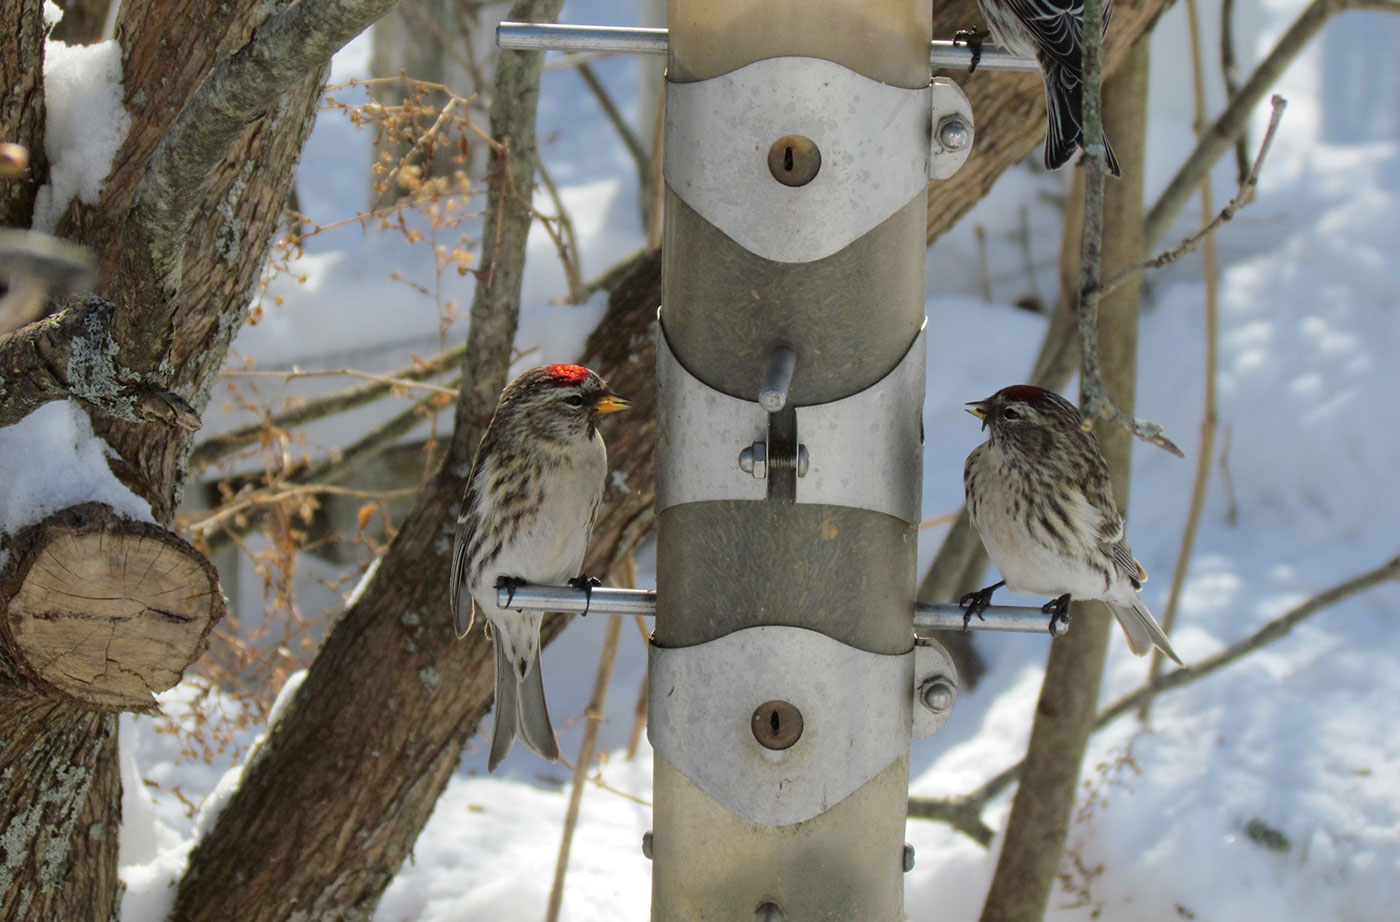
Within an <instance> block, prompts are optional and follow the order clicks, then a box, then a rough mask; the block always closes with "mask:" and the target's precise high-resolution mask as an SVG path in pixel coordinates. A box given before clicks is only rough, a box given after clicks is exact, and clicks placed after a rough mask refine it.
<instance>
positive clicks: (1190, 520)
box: [1138, 0, 1277, 722]
mask: <svg viewBox="0 0 1400 922" xmlns="http://www.w3.org/2000/svg"><path fill="white" fill-rule="evenodd" d="M1186 18H1187V21H1188V23H1189V28H1190V36H1191V75H1192V81H1193V85H1194V89H1195V93H1194V96H1195V109H1196V111H1195V130H1196V134H1197V136H1199V135H1200V132H1201V131H1202V130H1203V129H1204V128H1205V123H1206V85H1205V84H1206V76H1205V60H1204V59H1205V55H1204V53H1203V52H1202V50H1201V22H1200V14H1199V10H1198V9H1197V2H1196V0H1186ZM1275 124H1277V123H1275ZM1261 153H1262V152H1261ZM1249 175H1250V176H1255V177H1256V181H1257V169H1256V171H1255V172H1254V173H1251V174H1249ZM1213 211H1215V192H1214V190H1213V189H1212V188H1211V179H1210V175H1209V174H1207V175H1206V178H1205V181H1204V182H1202V183H1201V222H1202V223H1203V224H1207V225H1209V224H1210V221H1211V213H1212V212H1213ZM1201 260H1202V272H1203V274H1204V276H1205V285H1206V347H1205V371H1204V374H1205V397H1204V403H1205V406H1204V408H1203V409H1202V411H1201V444H1200V447H1199V448H1198V449H1197V451H1196V474H1195V479H1194V480H1193V482H1192V484H1191V505H1190V507H1189V508H1188V509H1187V511H1186V525H1185V527H1184V528H1183V529H1182V531H1181V544H1180V546H1179V547H1178V548H1177V553H1176V566H1174V567H1173V568H1172V583H1171V589H1170V591H1169V592H1168V593H1167V607H1166V610H1165V611H1163V612H1162V630H1163V631H1165V632H1166V633H1167V635H1168V636H1170V635H1171V632H1172V628H1173V627H1175V626H1176V613H1177V609H1178V607H1179V606H1180V604H1181V591H1182V589H1183V588H1184V587H1185V585H1186V572H1187V570H1188V569H1190V566H1191V553H1192V550H1193V549H1194V548H1195V546H1196V529H1197V527H1198V526H1199V525H1200V522H1201V511H1202V510H1203V509H1204V508H1205V502H1206V486H1207V485H1208V484H1209V483H1210V461H1211V458H1212V457H1213V456H1214V455H1215V430H1216V426H1217V418H1216V396H1215V377H1216V367H1217V366H1218V364H1219V357H1218V355H1219V349H1218V341H1219V338H1220V267H1219V261H1218V259H1217V255H1216V247H1215V235H1214V234H1213V233H1207V234H1206V236H1205V239H1204V241H1203V246H1202V249H1201ZM1165 665H1166V660H1165V659H1164V658H1163V656H1162V651H1161V650H1158V649H1155V648H1154V649H1153V651H1152V662H1151V664H1150V665H1149V666H1148V672H1147V679H1148V681H1149V682H1150V681H1152V680H1153V679H1155V678H1157V676H1159V675H1161V674H1162V668H1163V667H1164V666H1165ZM1150 714H1151V703H1150V702H1148V703H1145V704H1143V706H1142V709H1141V710H1140V711H1138V719H1139V720H1142V721H1144V722H1145V721H1146V720H1147V719H1148V717H1149V716H1150Z"/></svg>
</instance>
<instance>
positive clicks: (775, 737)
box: [749, 701, 802, 750]
mask: <svg viewBox="0 0 1400 922" xmlns="http://www.w3.org/2000/svg"><path fill="white" fill-rule="evenodd" d="M749 726H750V728H751V729H752V730H753V738H754V739H756V740H758V744H759V745H760V746H762V747H764V748H765V749H774V750H782V749H787V748H788V747H789V746H791V745H792V744H793V743H796V742H797V741H798V740H799V739H801V738H802V712H801V711H799V710H798V709H797V708H795V707H793V706H792V705H791V704H790V703H788V702H787V701H765V702H763V703H762V704H760V705H759V706H758V708H757V709H756V710H755V711H754V712H753V717H752V718H750V720H749Z"/></svg>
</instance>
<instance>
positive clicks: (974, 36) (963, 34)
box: [953, 29, 987, 74]
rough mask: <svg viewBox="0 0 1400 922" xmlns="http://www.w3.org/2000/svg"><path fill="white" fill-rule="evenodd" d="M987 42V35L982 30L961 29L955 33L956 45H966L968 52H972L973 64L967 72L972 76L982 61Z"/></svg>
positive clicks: (954, 40)
mask: <svg viewBox="0 0 1400 922" xmlns="http://www.w3.org/2000/svg"><path fill="white" fill-rule="evenodd" d="M986 40H987V33H986V32H983V31H981V30H980V29H959V30H958V31H956V32H954V33H953V44H954V45H966V46H967V50H968V51H970V52H972V63H971V64H969V65H968V68H967V72H968V73H969V74H970V73H972V72H973V71H975V70H976V69H977V65H978V64H979V63H981V61H982V43H983V42H985V41H986Z"/></svg>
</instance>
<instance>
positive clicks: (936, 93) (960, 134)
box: [928, 77, 974, 179]
mask: <svg viewBox="0 0 1400 922" xmlns="http://www.w3.org/2000/svg"><path fill="white" fill-rule="evenodd" d="M929 97H930V100H931V104H932V112H933V122H932V124H933V143H932V144H931V145H930V147H929V159H928V178H929V179H948V178H949V177H951V176H952V175H953V174H954V173H956V172H957V171H958V170H959V169H961V168H962V165H963V164H964V163H966V162H967V158H968V157H969V156H971V155H972V139H973V135H974V131H973V121H972V103H970V102H968V101H967V95H966V94H965V93H963V91H962V87H960V86H958V85H957V84H956V83H954V82H953V81H951V80H949V79H948V78H947V77H934V78H933V86H932V87H931V91H930V93H929Z"/></svg>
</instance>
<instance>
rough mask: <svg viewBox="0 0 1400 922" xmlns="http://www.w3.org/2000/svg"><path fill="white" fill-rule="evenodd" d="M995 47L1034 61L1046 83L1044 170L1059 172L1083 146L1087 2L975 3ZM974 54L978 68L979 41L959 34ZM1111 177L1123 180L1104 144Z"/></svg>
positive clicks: (1108, 5)
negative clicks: (1075, 151) (1038, 65)
mask: <svg viewBox="0 0 1400 922" xmlns="http://www.w3.org/2000/svg"><path fill="white" fill-rule="evenodd" d="M977 4H978V6H980V7H981V8H982V15H983V16H984V17H986V19H987V27H988V28H989V29H990V30H991V33H992V37H993V38H994V39H996V41H997V44H999V45H1002V46H1003V47H1005V48H1006V49H1007V50H1008V51H1011V52H1013V53H1015V54H1017V55H1020V56H1021V57H1030V56H1032V55H1034V56H1035V59H1036V60H1037V61H1039V62H1040V69H1041V72H1042V73H1043V74H1044V77H1045V109H1046V112H1047V113H1048V115H1049V120H1050V125H1049V128H1048V129H1047V131H1046V133H1045V166H1046V168H1047V169H1051V170H1057V169H1059V168H1060V167H1062V166H1064V165H1065V164H1066V163H1068V162H1069V158H1070V157H1073V156H1074V149H1075V148H1076V147H1082V146H1083V145H1084V129H1083V123H1082V121H1081V112H1082V110H1083V107H1084V64H1083V56H1084V55H1083V53H1084V0H977ZM1112 9H1113V3H1112V0H1104V5H1103V26H1102V30H1103V32H1104V33H1106V32H1108V17H1109V13H1110V11H1111V10H1112ZM958 39H959V40H962V41H966V42H967V43H968V44H969V45H970V46H971V47H972V50H973V58H972V67H971V68H969V70H975V69H976V67H977V58H978V56H979V54H980V51H981V41H980V39H979V38H977V37H976V34H975V33H970V32H959V33H958ZM1103 143H1104V153H1105V154H1106V160H1107V163H1108V171H1109V172H1110V173H1112V174H1113V175H1114V176H1117V175H1119V169H1118V160H1117V158H1116V157H1114V156H1113V148H1111V147H1109V146H1108V139H1107V138H1105V139H1104V142H1103Z"/></svg>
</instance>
